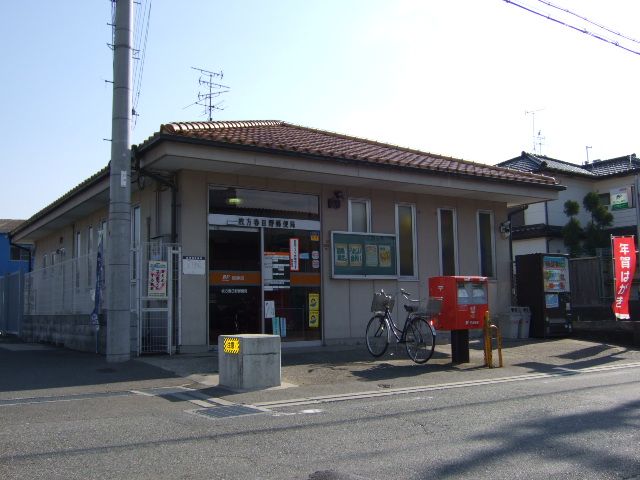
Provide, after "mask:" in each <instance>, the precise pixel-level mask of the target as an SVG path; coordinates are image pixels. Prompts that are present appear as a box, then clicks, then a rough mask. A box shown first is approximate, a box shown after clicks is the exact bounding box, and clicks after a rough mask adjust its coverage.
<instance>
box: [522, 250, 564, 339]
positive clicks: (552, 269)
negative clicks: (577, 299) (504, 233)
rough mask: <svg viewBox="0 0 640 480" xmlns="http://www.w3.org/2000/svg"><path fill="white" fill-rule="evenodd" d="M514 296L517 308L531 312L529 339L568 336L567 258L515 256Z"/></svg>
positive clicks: (550, 255) (554, 255)
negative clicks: (515, 295)
mask: <svg viewBox="0 0 640 480" xmlns="http://www.w3.org/2000/svg"><path fill="white" fill-rule="evenodd" d="M516 292H517V298H518V305H520V306H526V307H529V309H530V310H531V320H530V324H529V329H530V330H529V334H530V336H532V337H538V338H547V337H552V336H561V335H568V334H570V333H571V332H572V324H571V285H570V283H569V256H568V255H566V254H561V253H532V254H528V255H517V256H516Z"/></svg>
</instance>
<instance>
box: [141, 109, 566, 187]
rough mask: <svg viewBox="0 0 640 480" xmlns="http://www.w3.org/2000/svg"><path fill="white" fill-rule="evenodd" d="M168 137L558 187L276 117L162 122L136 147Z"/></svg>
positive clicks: (527, 176) (539, 178) (538, 177)
mask: <svg viewBox="0 0 640 480" xmlns="http://www.w3.org/2000/svg"><path fill="white" fill-rule="evenodd" d="M167 136H169V137H170V136H179V137H184V138H189V139H192V140H197V141H211V142H215V143H216V144H217V145H218V146H219V145H220V144H221V143H222V144H228V145H229V146H236V147H241V148H255V149H260V150H265V151H269V152H273V153H278V152H288V153H296V154H299V155H301V156H314V157H323V158H331V159H338V160H347V161H354V162H362V163H365V164H375V165H393V166H400V167H405V168H416V169H420V170H426V171H431V172H439V173H446V174H453V175H458V176H465V177H472V178H486V179H493V180H498V181H509V182H518V183H529V184H538V185H541V186H556V185H557V184H556V182H555V180H554V179H553V178H551V177H547V176H543V175H535V174H531V173H527V172H518V171H514V170H509V169H505V168H500V167H496V166H490V165H484V164H480V163H475V162H470V161H466V160H460V159H456V158H451V157H446V156H442V155H436V154H432V153H426V152H422V151H419V150H413V149H409V148H404V147H398V146H395V145H389V144H385V143H380V142H375V141H372V140H366V139H362V138H357V137H352V136H348V135H342V134H338V133H334V132H327V131H323V130H316V129H312V128H307V127H302V126H299V125H294V124H290V123H285V122H281V121H275V120H265V121H229V122H225V121H217V122H185V123H170V124H166V125H162V127H161V129H160V132H159V133H157V134H156V135H154V136H153V137H151V138H150V139H149V140H147V141H146V142H144V143H143V144H142V145H140V148H144V147H145V146H147V145H148V144H149V143H150V142H152V141H153V140H154V139H157V138H159V137H162V138H167Z"/></svg>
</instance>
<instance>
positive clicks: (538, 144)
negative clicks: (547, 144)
mask: <svg viewBox="0 0 640 480" xmlns="http://www.w3.org/2000/svg"><path fill="white" fill-rule="evenodd" d="M542 110H544V108H539V109H538V110H525V112H524V114H525V115H531V123H532V126H531V131H532V135H531V136H532V137H533V153H534V154H542V145H544V140H545V138H544V137H543V136H542V131H541V130H538V135H536V113H537V112H541V111H542Z"/></svg>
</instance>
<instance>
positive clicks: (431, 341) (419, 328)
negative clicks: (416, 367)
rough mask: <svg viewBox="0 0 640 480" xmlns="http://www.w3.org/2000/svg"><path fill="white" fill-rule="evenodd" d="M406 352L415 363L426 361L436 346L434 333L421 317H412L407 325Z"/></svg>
mask: <svg viewBox="0 0 640 480" xmlns="http://www.w3.org/2000/svg"><path fill="white" fill-rule="evenodd" d="M405 340H406V347H407V353H408V354H409V357H411V360H413V361H414V362H416V363H426V362H427V361H428V360H429V359H430V358H431V355H433V349H434V348H435V346H436V333H435V331H434V330H433V327H432V326H431V325H429V322H427V321H426V320H425V319H424V318H423V317H414V318H413V319H412V320H411V321H410V322H409V325H407V331H406V337H405Z"/></svg>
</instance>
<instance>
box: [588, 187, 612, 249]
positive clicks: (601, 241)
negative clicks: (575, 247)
mask: <svg viewBox="0 0 640 480" xmlns="http://www.w3.org/2000/svg"><path fill="white" fill-rule="evenodd" d="M582 205H583V206H584V209H585V210H586V211H587V212H589V213H590V214H591V220H590V221H589V222H588V223H587V226H586V227H585V241H584V249H585V250H586V251H587V252H589V253H590V254H592V255H595V252H596V248H607V247H608V246H609V245H610V241H609V237H608V235H607V233H606V232H605V229H606V228H607V227H610V226H611V225H613V214H612V213H611V212H610V211H609V210H608V209H607V207H606V206H605V205H604V204H603V203H602V199H601V198H600V195H598V194H597V193H596V192H589V193H587V194H586V195H585V197H584V199H583V200H582Z"/></svg>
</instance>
